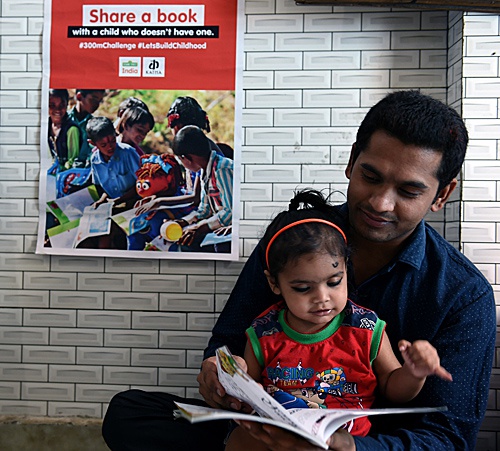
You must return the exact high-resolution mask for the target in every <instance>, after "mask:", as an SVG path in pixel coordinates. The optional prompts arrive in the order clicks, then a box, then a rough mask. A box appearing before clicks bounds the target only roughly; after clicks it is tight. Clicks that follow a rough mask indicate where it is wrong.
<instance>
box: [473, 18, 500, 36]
mask: <svg viewBox="0 0 500 451" xmlns="http://www.w3.org/2000/svg"><path fill="white" fill-rule="evenodd" d="M498 17H499V16H498V15H496V14H484V15H479V14H478V15H467V16H464V35H465V36H467V39H469V38H470V37H471V36H477V37H478V38H483V37H484V36H487V35H493V36H498V26H499V22H498Z"/></svg>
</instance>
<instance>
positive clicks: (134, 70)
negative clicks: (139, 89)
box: [118, 56, 141, 77]
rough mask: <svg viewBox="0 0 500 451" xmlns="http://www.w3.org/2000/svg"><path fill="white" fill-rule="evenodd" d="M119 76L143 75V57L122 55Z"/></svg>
mask: <svg viewBox="0 0 500 451" xmlns="http://www.w3.org/2000/svg"><path fill="white" fill-rule="evenodd" d="M118 76H119V77H140V76H141V58H140V57H130V56H120V59H119V68H118Z"/></svg>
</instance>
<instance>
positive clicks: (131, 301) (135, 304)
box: [104, 292, 158, 310]
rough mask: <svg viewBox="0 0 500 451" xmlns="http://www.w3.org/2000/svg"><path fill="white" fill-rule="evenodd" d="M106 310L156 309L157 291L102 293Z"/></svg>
mask: <svg viewBox="0 0 500 451" xmlns="http://www.w3.org/2000/svg"><path fill="white" fill-rule="evenodd" d="M104 307H105V308H106V309H107V310H158V293H118V292H109V293H108V292H107V293H104Z"/></svg>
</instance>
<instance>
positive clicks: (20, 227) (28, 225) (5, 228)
mask: <svg viewBox="0 0 500 451" xmlns="http://www.w3.org/2000/svg"><path fill="white" fill-rule="evenodd" d="M4 183H8V182H4ZM18 183H19V182H18ZM0 185H2V184H0ZM0 191H1V188H0ZM37 229H38V218H30V217H26V216H25V217H16V218H12V217H0V234H3V235H10V234H12V235H18V234H26V235H36V231H37Z"/></svg>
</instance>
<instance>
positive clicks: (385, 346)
mask: <svg viewBox="0 0 500 451" xmlns="http://www.w3.org/2000/svg"><path fill="white" fill-rule="evenodd" d="M398 347H399V350H400V351H401V354H402V356H403V359H404V365H403V366H401V364H400V363H399V361H398V359H397V358H396V356H395V355H394V352H393V351H392V348H391V344H390V342H389V339H388V337H387V334H386V333H385V332H384V336H383V338H382V344H381V346H380V352H379V354H378V356H377V358H376V359H375V361H374V362H373V369H374V370H375V373H376V374H377V380H378V384H379V390H380V392H381V393H382V394H383V395H384V396H385V397H386V398H387V399H389V400H390V401H392V402H407V401H410V400H411V399H413V398H414V397H415V396H417V395H418V393H419V392H420V390H421V389H422V387H423V385H424V383H425V379H426V378H427V376H430V375H436V376H438V377H440V378H441V379H444V380H447V381H452V377H451V374H450V373H448V371H446V370H445V369H444V368H443V367H442V366H441V365H440V363H439V356H438V353H437V351H436V349H435V348H434V347H433V346H432V345H431V344H430V343H429V342H428V341H425V340H418V341H415V342H414V343H413V344H412V343H410V342H408V341H406V340H401V341H400V342H399V343H398Z"/></svg>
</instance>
